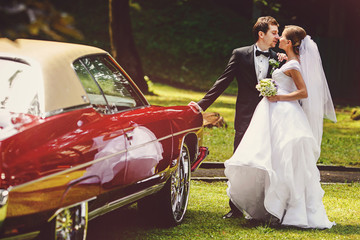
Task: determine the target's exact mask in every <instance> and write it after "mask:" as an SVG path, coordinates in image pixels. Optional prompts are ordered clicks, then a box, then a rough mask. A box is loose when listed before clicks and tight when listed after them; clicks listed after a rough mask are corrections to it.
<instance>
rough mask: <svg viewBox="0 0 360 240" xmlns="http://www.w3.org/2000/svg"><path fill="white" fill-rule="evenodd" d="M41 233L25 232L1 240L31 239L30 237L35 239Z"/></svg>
mask: <svg viewBox="0 0 360 240" xmlns="http://www.w3.org/2000/svg"><path fill="white" fill-rule="evenodd" d="M39 234H40V231H34V232H29V233H24V234H21V235H16V236H12V237H6V238H1V240H30V239H34V238H35V237H36V236H38V235H39Z"/></svg>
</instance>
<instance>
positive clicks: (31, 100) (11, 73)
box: [0, 59, 40, 115]
mask: <svg viewBox="0 0 360 240" xmlns="http://www.w3.org/2000/svg"><path fill="white" fill-rule="evenodd" d="M0 69H1V74H0V110H6V111H9V112H15V113H27V114H32V115H39V113H40V106H39V105H40V104H39V99H38V97H39V86H38V84H37V81H36V80H37V79H38V78H39V76H36V74H35V72H34V70H33V68H31V67H30V66H29V65H27V64H25V63H23V62H21V61H17V60H12V59H0Z"/></svg>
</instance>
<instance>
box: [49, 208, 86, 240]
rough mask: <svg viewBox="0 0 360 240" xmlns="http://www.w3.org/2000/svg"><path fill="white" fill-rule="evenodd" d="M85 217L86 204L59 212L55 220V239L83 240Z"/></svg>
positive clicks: (84, 235)
mask: <svg viewBox="0 0 360 240" xmlns="http://www.w3.org/2000/svg"><path fill="white" fill-rule="evenodd" d="M87 217H88V216H87V203H81V204H80V205H78V206H75V207H72V208H68V209H64V210H63V211H61V212H60V213H59V214H58V215H57V216H56V218H55V239H56V240H84V239H85V237H86V230H87Z"/></svg>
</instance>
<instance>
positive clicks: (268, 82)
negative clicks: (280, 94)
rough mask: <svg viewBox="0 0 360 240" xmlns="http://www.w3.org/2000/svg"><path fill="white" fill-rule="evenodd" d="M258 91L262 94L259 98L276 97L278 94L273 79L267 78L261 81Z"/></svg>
mask: <svg viewBox="0 0 360 240" xmlns="http://www.w3.org/2000/svg"><path fill="white" fill-rule="evenodd" d="M256 89H257V90H258V91H259V92H260V94H259V96H264V97H269V96H275V95H276V93H277V86H276V83H275V81H274V80H272V79H271V78H265V79H262V80H260V81H259V83H258V84H257V85H256Z"/></svg>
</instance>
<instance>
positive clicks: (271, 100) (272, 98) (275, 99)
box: [266, 95, 279, 102]
mask: <svg viewBox="0 0 360 240" xmlns="http://www.w3.org/2000/svg"><path fill="white" fill-rule="evenodd" d="M266 98H267V99H268V100H269V101H270V102H277V101H279V96H278V95H276V96H270V97H266Z"/></svg>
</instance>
